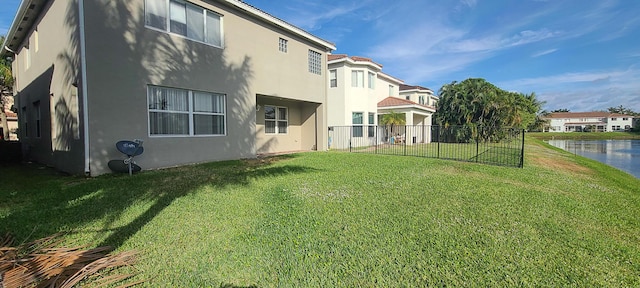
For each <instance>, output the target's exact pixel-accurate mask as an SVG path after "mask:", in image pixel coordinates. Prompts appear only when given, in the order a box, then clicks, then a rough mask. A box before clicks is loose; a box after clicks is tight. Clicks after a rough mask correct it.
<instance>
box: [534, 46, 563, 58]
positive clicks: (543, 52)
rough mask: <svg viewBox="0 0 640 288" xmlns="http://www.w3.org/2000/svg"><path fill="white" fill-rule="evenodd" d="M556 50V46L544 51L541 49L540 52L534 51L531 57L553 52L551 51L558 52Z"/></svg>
mask: <svg viewBox="0 0 640 288" xmlns="http://www.w3.org/2000/svg"><path fill="white" fill-rule="evenodd" d="M556 51H558V49H555V48H554V49H549V50H544V51H540V52H537V53H534V54H533V55H531V57H533V58H536V57H540V56H544V55H548V54H551V53H553V52H556Z"/></svg>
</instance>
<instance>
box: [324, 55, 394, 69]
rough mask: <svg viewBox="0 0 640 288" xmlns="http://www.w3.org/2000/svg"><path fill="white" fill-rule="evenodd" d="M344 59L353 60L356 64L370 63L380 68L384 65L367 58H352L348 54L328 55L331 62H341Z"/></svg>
mask: <svg viewBox="0 0 640 288" xmlns="http://www.w3.org/2000/svg"><path fill="white" fill-rule="evenodd" d="M344 58H349V59H351V60H353V61H354V62H370V63H373V64H375V65H378V66H380V68H382V64H380V63H376V62H373V60H371V58H367V57H360V56H351V57H349V56H348V55H347V54H331V55H328V59H329V61H333V60H339V59H344Z"/></svg>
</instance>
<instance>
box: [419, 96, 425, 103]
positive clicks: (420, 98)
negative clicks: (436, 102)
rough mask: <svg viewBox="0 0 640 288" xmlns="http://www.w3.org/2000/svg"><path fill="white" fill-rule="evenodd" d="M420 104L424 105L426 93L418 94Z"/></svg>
mask: <svg viewBox="0 0 640 288" xmlns="http://www.w3.org/2000/svg"><path fill="white" fill-rule="evenodd" d="M418 104H420V105H424V95H419V96H418Z"/></svg>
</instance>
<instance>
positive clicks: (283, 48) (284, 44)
mask: <svg viewBox="0 0 640 288" xmlns="http://www.w3.org/2000/svg"><path fill="white" fill-rule="evenodd" d="M288 42H289V40H287V39H282V38H280V40H278V50H280V52H284V53H287V44H288Z"/></svg>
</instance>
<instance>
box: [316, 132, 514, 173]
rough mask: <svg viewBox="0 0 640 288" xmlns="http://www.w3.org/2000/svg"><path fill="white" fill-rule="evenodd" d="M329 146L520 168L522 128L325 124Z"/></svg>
mask: <svg viewBox="0 0 640 288" xmlns="http://www.w3.org/2000/svg"><path fill="white" fill-rule="evenodd" d="M328 144H329V149H330V150H343V151H349V152H357V153H371V154H387V155H402V156H417V157H428V158H439V159H449V160H458V161H467V162H477V163H484V164H491V165H500V166H510V167H522V166H523V163H524V130H523V129H515V128H496V127H473V126H449V127H442V126H432V125H393V126H377V125H356V126H332V127H329V143H328Z"/></svg>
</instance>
